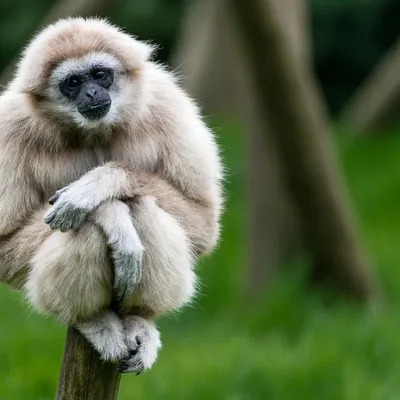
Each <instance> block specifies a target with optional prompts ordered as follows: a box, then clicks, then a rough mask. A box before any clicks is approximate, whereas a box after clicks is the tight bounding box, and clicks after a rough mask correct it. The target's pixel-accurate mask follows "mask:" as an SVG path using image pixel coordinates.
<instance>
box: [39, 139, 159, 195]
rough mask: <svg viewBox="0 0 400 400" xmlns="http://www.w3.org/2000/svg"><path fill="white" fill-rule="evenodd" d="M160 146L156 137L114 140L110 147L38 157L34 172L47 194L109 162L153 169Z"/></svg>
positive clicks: (134, 167) (136, 168)
mask: <svg viewBox="0 0 400 400" xmlns="http://www.w3.org/2000/svg"><path fill="white" fill-rule="evenodd" d="M158 158H159V147H158V146H157V143H156V142H154V141H153V140H147V139H145V140H140V141H139V140H138V141H136V142H124V143H114V144H113V145H112V146H110V147H108V148H104V147H103V148H87V149H79V150H76V149H75V150H69V151H65V152H64V153H59V154H57V155H54V154H53V155H41V156H39V157H38V158H37V160H36V162H35V165H34V168H33V173H34V175H35V180H36V182H37V183H38V185H39V187H40V188H41V191H42V193H43V194H44V195H45V196H47V197H48V196H51V195H52V194H53V193H54V192H55V191H56V190H58V189H61V188H63V187H65V186H66V185H69V184H70V183H72V182H74V181H76V180H78V179H79V178H80V177H81V176H82V175H84V174H85V173H87V172H89V171H90V170H92V169H93V168H95V167H98V166H101V165H104V164H106V163H107V162H110V161H113V162H121V163H124V164H125V165H130V166H132V168H133V169H135V170H141V171H153V170H154V168H155V166H156V164H157V160H158Z"/></svg>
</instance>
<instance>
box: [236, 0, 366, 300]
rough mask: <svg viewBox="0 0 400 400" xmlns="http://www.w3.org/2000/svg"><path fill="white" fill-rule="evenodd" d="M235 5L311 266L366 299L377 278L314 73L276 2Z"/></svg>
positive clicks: (238, 2)
mask: <svg viewBox="0 0 400 400" xmlns="http://www.w3.org/2000/svg"><path fill="white" fill-rule="evenodd" d="M231 4H232V9H233V11H234V15H235V18H236V20H237V21H238V23H239V24H240V27H241V32H242V35H243V44H244V46H245V48H246V50H247V54H248V56H249V61H250V63H251V68H252V71H253V74H254V75H253V76H254V79H255V83H256V84H255V87H256V89H257V90H258V93H259V96H260V100H261V102H262V105H263V109H264V110H265V113H264V114H263V115H265V119H267V121H268V123H269V124H270V126H271V128H272V130H273V132H274V137H275V139H276V143H277V146H278V151H279V154H280V156H281V157H282V162H283V166H284V173H285V178H286V180H287V183H288V187H289V190H290V193H291V195H292V197H293V199H294V201H295V203H296V206H297V209H298V211H299V214H300V218H301V224H302V229H303V232H304V236H305V241H306V247H307V249H308V252H309V254H310V256H311V257H312V260H313V265H314V271H315V272H316V274H317V276H318V277H319V278H321V279H324V280H325V279H327V278H329V279H330V280H331V279H333V280H334V281H335V282H336V283H337V284H339V285H340V288H341V289H342V290H343V291H344V292H346V293H347V294H348V295H350V296H353V297H354V298H357V299H359V300H366V299H367V298H369V297H370V295H371V293H372V282H371V279H370V275H369V270H368V266H367V262H366V260H365V258H364V255H363V252H362V250H361V248H360V244H359V242H358V240H357V237H356V234H355V231H354V226H353V221H352V219H351V217H350V213H349V209H348V204H347V201H346V200H347V198H346V193H345V190H344V188H343V187H342V185H341V181H340V179H339V176H338V171H337V167H336V164H335V159H334V157H333V154H332V149H331V146H330V143H329V136H328V132H327V126H328V123H327V118H326V115H325V109H324V107H323V101H322V98H321V95H320V92H319V90H318V85H317V84H316V82H315V79H314V77H313V75H312V73H311V72H312V71H311V70H310V69H309V68H301V66H300V67H299V66H298V64H297V60H296V57H295V53H294V51H293V48H292V46H291V44H290V39H289V35H288V32H287V30H286V26H285V25H284V24H283V23H282V21H281V19H280V18H279V10H278V8H277V2H276V1H274V0H253V1H251V2H248V1H247V0H231Z"/></svg>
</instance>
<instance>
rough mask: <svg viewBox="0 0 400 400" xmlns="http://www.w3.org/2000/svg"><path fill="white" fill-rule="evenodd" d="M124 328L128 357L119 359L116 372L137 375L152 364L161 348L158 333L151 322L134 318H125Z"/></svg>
mask: <svg viewBox="0 0 400 400" xmlns="http://www.w3.org/2000/svg"><path fill="white" fill-rule="evenodd" d="M124 327H125V329H124V332H125V341H126V343H127V346H128V351H129V355H128V356H127V357H123V358H121V359H120V361H119V362H118V366H117V370H118V371H119V372H121V373H136V375H139V374H140V373H141V372H142V371H144V370H146V369H149V368H150V367H151V366H152V365H153V364H154V361H155V360H156V358H157V352H158V350H159V349H160V347H161V341H160V333H159V332H158V330H157V328H156V327H155V325H154V323H153V322H151V321H147V320H145V319H143V318H141V317H136V316H134V317H128V318H126V319H125V321H124Z"/></svg>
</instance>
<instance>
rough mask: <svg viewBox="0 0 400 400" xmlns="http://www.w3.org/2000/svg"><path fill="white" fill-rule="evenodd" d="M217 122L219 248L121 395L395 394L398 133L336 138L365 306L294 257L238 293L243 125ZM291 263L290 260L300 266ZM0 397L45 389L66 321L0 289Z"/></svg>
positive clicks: (41, 395)
mask: <svg viewBox="0 0 400 400" xmlns="http://www.w3.org/2000/svg"><path fill="white" fill-rule="evenodd" d="M217 125H218V129H217V131H218V133H219V138H220V142H221V146H222V149H223V152H224V158H225V162H226V165H227V167H228V171H229V176H228V180H227V185H226V189H227V194H228V204H227V212H226V214H225V217H224V223H223V234H222V243H221V245H220V248H219V250H218V252H216V253H214V254H213V255H212V256H211V257H209V258H208V259H207V260H205V261H204V262H203V263H202V265H201V266H200V268H199V273H200V275H201V281H202V288H201V292H200V294H199V296H198V298H197V299H196V301H195V302H194V303H193V305H192V307H191V308H189V309H185V310H184V311H183V312H182V313H180V314H179V315H178V314H176V315H173V316H171V317H169V318H165V319H163V320H161V321H160V328H161V334H162V339H163V349H162V351H161V353H160V356H159V359H158V362H157V363H156V364H155V366H154V368H153V369H152V370H151V371H149V372H146V373H144V374H142V375H140V376H138V377H137V376H124V377H123V380H122V385H121V389H120V397H119V398H120V399H121V400H124V399H125V400H128V399H136V398H138V399H141V400H158V399H160V400H168V399H174V400H181V399H182V400H187V399H190V400H203V399H221V400H225V399H226V400H263V399H271V400H301V399H307V400H338V399H340V400H383V399H385V400H397V399H398V398H399V392H400V381H399V379H398V376H399V374H400V364H399V362H398V354H399V352H400V341H399V340H398V336H397V328H398V326H400V314H399V312H398V309H399V307H400V292H399V290H398V287H399V284H400V268H399V266H398V259H399V248H398V243H399V242H400V231H399V229H398V227H399V226H400V214H399V212H398V199H399V197H400V185H399V184H398V176H399V173H400V159H399V157H398V156H397V155H398V154H399V152H400V135H385V136H380V137H379V136H378V135H376V136H373V137H370V138H366V139H359V140H357V141H349V140H348V135H346V136H347V137H346V138H343V137H341V136H340V135H338V136H336V140H337V142H336V144H337V146H336V149H337V153H338V155H339V157H340V160H341V165H342V166H343V169H344V173H345V177H346V180H347V182H348V186H349V189H350V191H351V195H352V198H353V199H354V201H355V204H356V208H357V210H358V212H359V215H358V217H359V219H360V220H361V225H362V230H363V232H364V239H365V243H366V245H367V246H366V247H367V249H368V252H369V253H370V254H371V255H372V260H373V264H374V267H376V268H375V271H376V274H377V275H378V276H379V279H380V281H381V282H382V283H383V288H384V291H385V294H386V295H387V300H388V301H387V304H386V306H385V308H382V309H380V310H367V309H366V308H364V307H358V306H355V305H352V304H349V303H348V302H347V301H346V302H344V301H343V302H342V301H340V300H339V301H337V302H335V303H334V304H331V303H329V304H328V305H327V302H326V297H325V296H322V295H321V294H320V293H318V292H317V291H313V292H311V291H310V290H309V288H308V285H307V282H306V279H305V278H306V276H305V274H304V272H303V271H304V270H305V269H304V268H302V265H295V266H294V267H296V268H289V269H288V270H286V271H285V273H283V274H282V275H281V276H280V277H279V278H278V280H276V281H274V282H273V283H272V284H271V285H270V286H269V287H270V290H269V291H268V293H266V294H265V295H263V297H259V298H256V299H253V300H252V301H251V303H250V304H249V300H248V299H246V298H245V297H244V296H243V293H242V288H243V274H244V273H245V267H244V266H245V265H246V263H245V262H244V259H245V254H244V246H243V244H244V242H245V240H246V229H245V217H246V215H245V210H246V205H245V203H244V202H245V185H244V179H245V168H244V159H243V135H242V132H240V131H239V130H238V129H237V128H236V127H235V126H234V125H232V124H228V125H227V124H221V123H217ZM298 267H300V268H298ZM0 303H1V304H2V306H1V307H0V323H1V325H2V327H3V329H1V330H0V359H1V362H0V382H1V384H0V399H2V400H26V399H30V400H50V399H53V398H54V393H55V388H56V385H57V377H58V369H59V365H60V360H61V354H62V350H63V341H64V328H62V327H61V326H59V325H58V324H57V323H55V322H54V320H52V319H48V320H45V319H44V318H42V317H40V316H38V315H36V314H32V313H30V312H29V310H28V308H27V307H26V306H25V305H24V304H23V302H22V301H21V300H20V297H19V296H18V295H16V294H13V293H11V292H10V291H9V290H8V289H6V288H5V287H2V288H1V290H0Z"/></svg>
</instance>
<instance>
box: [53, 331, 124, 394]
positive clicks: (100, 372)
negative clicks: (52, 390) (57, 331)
mask: <svg viewBox="0 0 400 400" xmlns="http://www.w3.org/2000/svg"><path fill="white" fill-rule="evenodd" d="M120 379H121V374H120V373H118V371H117V368H116V364H112V363H105V362H102V361H101V360H100V357H99V354H98V353H97V351H96V350H94V349H93V347H92V346H91V345H90V344H89V342H88V341H87V340H86V339H85V338H84V337H83V336H82V335H81V334H80V333H79V332H78V331H77V330H76V329H74V328H71V327H69V328H68V330H67V337H66V340H65V347H64V355H63V358H62V363H61V369H60V376H59V379H58V388H57V394H56V400H116V399H117V397H118V389H119V382H120Z"/></svg>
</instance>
